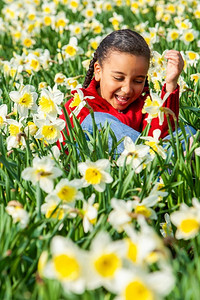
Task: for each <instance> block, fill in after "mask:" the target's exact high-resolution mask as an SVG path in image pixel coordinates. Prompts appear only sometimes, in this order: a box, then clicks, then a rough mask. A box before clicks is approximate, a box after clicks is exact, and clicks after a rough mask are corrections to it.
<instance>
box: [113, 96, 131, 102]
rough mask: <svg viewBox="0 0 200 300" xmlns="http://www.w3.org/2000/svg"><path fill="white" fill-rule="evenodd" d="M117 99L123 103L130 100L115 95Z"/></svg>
mask: <svg viewBox="0 0 200 300" xmlns="http://www.w3.org/2000/svg"><path fill="white" fill-rule="evenodd" d="M115 98H116V99H117V101H119V102H121V103H126V102H128V100H129V99H130V97H123V96H119V95H116V94H115Z"/></svg>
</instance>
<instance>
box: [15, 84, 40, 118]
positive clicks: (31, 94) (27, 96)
mask: <svg viewBox="0 0 200 300" xmlns="http://www.w3.org/2000/svg"><path fill="white" fill-rule="evenodd" d="M9 96H10V98H11V100H12V101H14V102H15V103H16V105H17V111H18V113H19V115H20V116H21V117H25V118H26V117H27V116H28V112H29V110H37V104H36V100H37V98H38V94H37V93H36V92H35V87H34V86H32V85H26V86H24V87H22V89H21V90H20V91H12V92H10V93H9Z"/></svg>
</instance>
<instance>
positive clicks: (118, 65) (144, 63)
mask: <svg viewBox="0 0 200 300" xmlns="http://www.w3.org/2000/svg"><path fill="white" fill-rule="evenodd" d="M102 67H103V68H109V70H110V71H111V72H115V71H116V72H123V73H124V72H125V73H129V72H131V73H133V72H134V73H138V72H139V73H141V74H144V75H145V74H147V72H148V68H149V60H148V58H146V57H144V56H142V55H134V54H130V53H126V52H119V51H110V52H109V53H108V55H107V56H106V58H105V59H104V60H103V66H102Z"/></svg>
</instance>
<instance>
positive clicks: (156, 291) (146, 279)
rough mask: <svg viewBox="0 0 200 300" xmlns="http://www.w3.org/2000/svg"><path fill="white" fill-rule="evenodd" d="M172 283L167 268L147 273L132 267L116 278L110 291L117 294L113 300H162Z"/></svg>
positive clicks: (171, 275) (169, 270)
mask: <svg viewBox="0 0 200 300" xmlns="http://www.w3.org/2000/svg"><path fill="white" fill-rule="evenodd" d="M174 283H175V278H174V276H173V273H172V271H171V269H170V268H169V267H165V269H163V270H161V271H155V272H151V273H147V271H145V270H144V269H141V268H138V267H134V266H132V267H131V268H130V269H127V270H124V271H123V272H122V273H121V274H119V275H118V276H117V279H116V285H115V286H113V289H112V291H113V292H114V293H116V294H117V296H116V297H115V298H114V300H128V299H140V300H147V299H164V297H165V296H166V295H168V294H169V293H170V292H171V290H172V289H173V287H174Z"/></svg>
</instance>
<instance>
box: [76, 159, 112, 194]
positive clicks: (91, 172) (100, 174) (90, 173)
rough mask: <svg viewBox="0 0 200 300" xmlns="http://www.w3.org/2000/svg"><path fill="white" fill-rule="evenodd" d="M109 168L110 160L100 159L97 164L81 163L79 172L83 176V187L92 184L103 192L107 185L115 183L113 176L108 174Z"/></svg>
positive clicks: (90, 162)
mask: <svg viewBox="0 0 200 300" xmlns="http://www.w3.org/2000/svg"><path fill="white" fill-rule="evenodd" d="M109 167H110V162H109V160H108V159H99V160H97V161H96V162H92V161H89V160H86V162H81V163H79V164H78V170H79V172H80V173H81V175H82V176H83V177H82V182H83V187H87V186H89V185H90V184H92V185H93V187H94V188H95V190H97V191H98V192H103V191H104V190H105V188H106V183H111V182H112V181H113V178H112V176H111V175H110V174H109V173H108V172H107V171H109Z"/></svg>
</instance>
